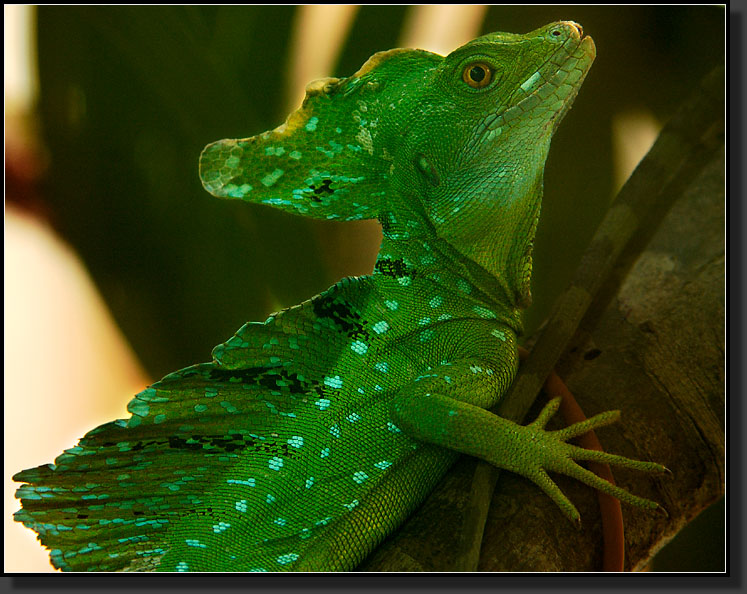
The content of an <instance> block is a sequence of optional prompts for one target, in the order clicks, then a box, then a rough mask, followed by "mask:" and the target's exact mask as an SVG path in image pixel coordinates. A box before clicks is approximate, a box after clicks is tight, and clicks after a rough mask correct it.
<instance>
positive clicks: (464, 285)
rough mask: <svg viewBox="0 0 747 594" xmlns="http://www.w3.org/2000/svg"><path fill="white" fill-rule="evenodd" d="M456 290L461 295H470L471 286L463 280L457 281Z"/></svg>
mask: <svg viewBox="0 0 747 594" xmlns="http://www.w3.org/2000/svg"><path fill="white" fill-rule="evenodd" d="M457 288H458V289H459V290H460V291H461V292H462V293H468V294H469V293H471V292H472V285H470V284H469V283H468V282H467V281H466V280H464V279H461V278H460V279H457Z"/></svg>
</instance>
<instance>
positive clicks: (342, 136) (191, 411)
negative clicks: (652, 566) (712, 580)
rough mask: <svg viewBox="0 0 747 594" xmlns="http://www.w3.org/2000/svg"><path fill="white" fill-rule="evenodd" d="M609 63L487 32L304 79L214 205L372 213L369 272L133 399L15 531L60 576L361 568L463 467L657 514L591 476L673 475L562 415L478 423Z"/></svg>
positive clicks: (355, 215) (31, 501)
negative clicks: (572, 148)
mask: <svg viewBox="0 0 747 594" xmlns="http://www.w3.org/2000/svg"><path fill="white" fill-rule="evenodd" d="M594 57H595V47H594V43H593V41H592V39H591V38H590V37H588V36H587V37H584V36H583V32H582V30H581V28H580V26H578V25H577V24H575V23H572V22H558V23H552V24H550V25H547V26H545V27H542V28H540V29H537V30H535V31H532V32H531V33H528V34H526V35H514V34H508V33H493V34H490V35H485V36H483V37H480V38H478V39H475V40H473V41H471V42H470V43H468V44H466V45H464V46H463V47H460V48H459V49H457V50H455V51H454V52H452V53H451V54H449V55H448V56H446V57H442V56H439V55H436V54H433V53H429V52H426V51H421V50H411V49H395V50H391V51H387V52H381V53H378V54H375V55H374V56H372V57H371V58H370V59H369V60H368V61H367V62H366V63H365V64H364V65H363V66H362V68H361V69H360V70H359V71H358V72H356V73H355V74H354V75H352V76H350V77H348V78H345V79H335V78H328V79H323V80H319V81H315V82H313V83H311V84H310V85H309V86H308V87H307V94H306V98H305V100H304V102H303V105H302V106H301V107H300V108H299V109H298V110H297V111H295V112H294V113H292V114H291V115H290V116H289V117H288V119H287V120H286V122H285V123H284V124H283V125H281V126H280V127H278V128H276V129H274V130H271V131H269V132H265V133H263V134H260V135H258V136H254V137H252V138H247V139H243V140H222V141H219V142H216V143H213V144H211V145H209V146H207V147H206V148H205V150H204V151H203V153H202V156H201V158H200V176H201V179H202V182H203V185H204V186H205V188H206V189H207V190H208V191H209V192H210V193H212V194H214V195H215V196H219V197H223V198H238V199H243V200H247V201H251V202H257V203H260V204H268V205H272V206H275V207H277V208H280V209H282V210H285V211H288V212H291V213H295V214H300V215H305V216H312V217H319V218H325V219H340V220H353V219H367V218H376V219H378V220H379V221H380V223H381V225H382V228H383V232H384V239H383V241H382V244H381V249H380V252H379V255H378V259H377V261H376V265H375V269H374V271H373V273H372V274H371V275H369V276H363V277H359V278H346V279H343V280H342V281H340V282H339V283H337V284H335V285H334V286H333V287H331V288H330V289H328V290H327V291H325V292H324V293H322V294H321V295H318V296H316V297H313V298H312V299H310V300H309V301H306V302H304V303H302V304H300V305H298V306H295V307H291V308H288V309H286V310H283V311H281V312H277V313H275V314H273V315H271V316H270V317H269V318H268V319H267V320H266V321H265V322H263V323H248V324H246V325H245V326H243V327H242V328H241V329H240V330H239V331H238V332H237V333H236V334H235V335H234V336H233V337H232V338H230V339H229V340H228V341H227V342H225V343H223V344H221V345H219V346H217V347H216V348H215V349H214V351H213V360H212V362H211V363H204V364H199V365H194V366H192V367H188V368H186V369H183V370H181V371H177V372H175V373H172V374H170V375H168V376H166V377H165V378H163V379H162V380H161V381H159V382H157V383H155V384H153V385H152V386H150V387H148V388H147V389H146V390H144V391H143V392H141V393H140V394H138V395H137V396H136V397H135V398H134V399H133V400H132V401H131V402H130V404H129V406H128V410H129V412H131V413H132V416H131V417H130V418H129V419H126V420H117V421H114V422H111V423H107V424H105V425H102V426H100V427H98V428H96V429H93V430H92V431H90V432H89V433H88V434H87V435H86V436H85V437H83V438H82V439H81V440H80V443H79V445H77V446H76V447H73V448H71V449H69V450H66V451H65V452H64V453H63V454H61V455H60V456H59V457H58V458H57V459H56V460H55V464H54V465H51V464H50V465H44V466H40V467H38V468H33V469H29V470H25V471H23V472H20V473H18V474H17V475H16V476H15V477H14V478H15V480H17V481H20V482H23V483H26V484H24V485H22V486H21V487H20V488H19V489H18V491H17V496H18V498H20V499H21V502H22V509H21V510H20V511H18V512H17V513H16V515H15V519H16V520H17V521H20V522H23V523H24V524H25V525H26V526H28V527H30V528H32V529H33V530H35V531H36V532H38V534H39V538H40V540H41V542H42V543H43V544H44V545H45V546H47V547H48V548H49V549H50V556H51V559H52V562H53V564H54V565H55V566H56V567H58V568H61V569H64V570H102V571H105V570H122V569H127V570H166V571H283V570H328V571H332V570H349V569H352V568H354V567H355V566H356V565H357V564H358V563H359V562H360V561H361V560H362V559H364V558H365V557H366V555H367V554H368V553H369V552H370V551H371V550H372V549H373V548H374V547H375V546H376V545H377V544H378V543H379V542H380V541H381V540H382V539H383V538H384V537H385V536H386V535H387V534H389V533H391V532H392V531H393V530H395V529H396V528H397V526H398V525H399V524H400V523H401V522H403V521H404V519H405V518H407V516H408V515H409V514H410V513H411V512H412V511H413V510H414V509H415V508H416V507H417V506H418V505H419V503H420V502H421V501H422V500H423V499H424V497H425V496H426V495H427V494H428V493H429V492H430V491H431V489H432V488H433V487H434V485H436V484H437V483H438V481H439V480H440V478H441V477H442V475H443V474H444V472H445V471H446V470H447V469H448V468H449V466H450V465H451V464H452V463H453V462H454V460H455V459H456V457H457V456H458V453H459V452H463V453H467V454H470V455H473V456H478V457H480V458H482V459H484V460H486V461H488V462H490V463H491V464H493V465H495V466H498V467H500V468H503V469H507V470H510V471H512V472H516V473H519V474H521V475H523V476H525V477H527V478H529V479H530V480H532V481H534V482H535V483H536V484H537V485H538V486H539V487H540V488H541V489H543V490H544V491H545V492H546V493H547V494H548V495H549V496H550V497H551V498H552V499H553V501H555V502H556V503H557V504H558V506H559V508H560V510H561V512H562V513H563V514H564V515H565V516H566V517H567V518H569V519H570V520H572V521H574V522H577V521H578V519H579V516H578V512H577V511H576V509H575V508H574V506H573V504H572V503H571V502H570V501H569V500H568V499H567V498H566V497H565V496H564V495H563V494H562V493H561V491H560V490H559V489H558V487H557V486H556V485H555V484H554V482H553V481H552V480H551V478H550V477H549V475H548V471H549V472H559V473H564V474H567V475H570V476H573V477H575V478H577V479H578V480H581V481H583V482H584V483H587V484H589V485H591V486H593V487H595V488H597V489H600V490H602V491H604V492H607V493H610V494H612V495H614V496H616V497H618V498H620V499H621V500H622V501H625V502H628V503H631V504H633V505H638V506H642V507H647V508H655V507H657V504H656V503H654V502H651V501H648V500H645V499H642V498H639V497H636V496H634V495H632V494H629V493H628V492H626V491H624V490H623V489H621V488H619V487H616V486H613V485H612V484H610V483H608V482H606V481H603V480H601V479H599V478H598V477H597V476H596V475H594V474H593V473H591V472H590V471H588V470H586V469H584V468H582V467H581V466H579V465H578V464H577V463H576V461H577V460H595V461H600V462H607V463H610V464H617V465H622V466H626V467H629V468H633V469H638V470H643V471H663V470H664V468H663V467H662V466H660V465H658V464H654V463H651V462H641V461H634V460H630V459H627V458H623V457H620V456H615V455H612V454H608V453H603V452H597V451H591V450H586V449H583V448H580V447H578V446H574V445H571V444H568V443H566V442H567V440H568V439H569V438H571V437H574V436H577V435H580V434H582V433H584V432H586V431H588V430H589V429H591V428H594V427H599V426H602V425H605V424H608V423H610V422H612V421H614V420H615V418H616V414H617V413H616V412H614V411H613V412H608V413H602V414H600V415H597V416H595V417H593V418H591V419H589V420H588V421H584V422H582V423H578V424H574V425H571V426H569V427H566V428H565V429H561V430H557V431H546V430H545V429H544V427H545V424H546V423H547V421H548V420H549V419H550V417H551V416H552V415H553V414H554V412H555V411H556V410H557V406H558V402H557V401H556V400H553V401H551V402H550V403H549V404H548V405H547V406H546V407H545V408H544V409H543V411H542V412H541V414H540V415H539V416H538V418H537V419H536V420H534V421H533V422H532V423H530V424H529V425H527V426H521V425H518V424H516V423H513V422H511V421H509V420H507V419H504V418H501V417H499V416H496V415H494V414H492V413H490V412H488V411H487V410H486V409H487V408H490V407H492V406H494V405H495V404H496V403H497V402H498V401H500V399H501V397H502V395H503V394H504V393H505V392H506V390H507V389H508V387H509V386H510V384H511V381H512V378H513V377H514V374H515V372H516V370H517V366H518V355H517V335H518V334H519V333H520V332H521V319H520V315H521V309H522V308H524V307H526V306H527V305H528V304H529V302H530V275H531V269H532V243H533V238H534V234H535V228H536V225H537V220H538V217H539V212H540V202H541V194H542V178H543V169H544V163H545V159H546V156H547V153H548V149H549V146H550V140H551V137H552V135H553V133H554V131H555V129H556V128H557V126H558V123H559V122H560V121H561V119H562V118H563V116H564V115H565V113H566V112H567V111H568V109H569V108H570V106H571V103H572V102H573V100H574V98H575V96H576V93H577V92H578V89H579V87H580V85H581V83H582V82H583V80H584V77H585V76H586V74H587V72H588V70H589V68H590V67H591V64H592V61H593V60H594Z"/></svg>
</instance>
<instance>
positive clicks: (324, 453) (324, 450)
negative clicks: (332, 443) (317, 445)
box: [319, 448, 329, 458]
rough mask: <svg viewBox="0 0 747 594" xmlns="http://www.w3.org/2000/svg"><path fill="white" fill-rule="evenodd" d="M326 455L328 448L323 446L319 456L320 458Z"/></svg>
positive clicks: (327, 454)
mask: <svg viewBox="0 0 747 594" xmlns="http://www.w3.org/2000/svg"><path fill="white" fill-rule="evenodd" d="M327 456H329V448H324V449H323V450H322V451H321V453H320V456H319V457H320V458H326V457H327Z"/></svg>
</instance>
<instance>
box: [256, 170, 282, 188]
mask: <svg viewBox="0 0 747 594" xmlns="http://www.w3.org/2000/svg"><path fill="white" fill-rule="evenodd" d="M283 173H284V171H283V170H282V169H275V170H274V171H273V172H272V173H268V174H267V175H265V176H264V177H263V178H262V179H261V180H260V181H261V182H262V185H263V186H265V187H268V188H269V187H270V186H272V185H274V184H275V182H277V181H278V180H279V179H280V178H281V177H282V175H283Z"/></svg>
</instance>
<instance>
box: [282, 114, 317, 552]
mask: <svg viewBox="0 0 747 594" xmlns="http://www.w3.org/2000/svg"><path fill="white" fill-rule="evenodd" d="M312 119H314V120H315V119H316V118H312ZM306 127H307V128H308V125H307V126H306ZM296 559H298V555H297V554H296V553H286V554H285V555H280V556H279V557H278V558H277V562H278V563H280V565H287V564H288V563H293V562H294V561H295V560H296Z"/></svg>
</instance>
